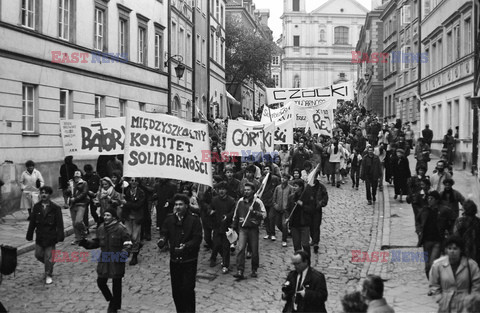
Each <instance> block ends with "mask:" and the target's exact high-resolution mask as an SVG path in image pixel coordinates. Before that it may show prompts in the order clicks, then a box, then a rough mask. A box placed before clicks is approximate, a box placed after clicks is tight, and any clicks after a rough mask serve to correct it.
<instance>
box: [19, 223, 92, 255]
mask: <svg viewBox="0 0 480 313" xmlns="http://www.w3.org/2000/svg"><path fill="white" fill-rule="evenodd" d="M88 224H89V225H91V224H95V221H94V219H93V218H92V219H89V220H88ZM89 229H90V227H89ZM64 232H65V239H66V238H67V237H68V236H70V235H71V234H73V226H68V227H67V228H65V231H64ZM32 250H35V240H34V241H32V242H29V243H27V244H24V245H23V246H20V247H18V248H17V256H20V255H22V254H25V253H27V252H29V251H32Z"/></svg>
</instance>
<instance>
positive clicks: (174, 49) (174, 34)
mask: <svg viewBox="0 0 480 313" xmlns="http://www.w3.org/2000/svg"><path fill="white" fill-rule="evenodd" d="M171 36H172V41H171V42H172V43H176V42H178V40H177V36H178V34H177V23H175V22H172V35H171ZM175 54H178V53H177V45H175V44H173V45H172V55H175Z"/></svg>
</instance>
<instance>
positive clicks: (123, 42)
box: [118, 18, 129, 59]
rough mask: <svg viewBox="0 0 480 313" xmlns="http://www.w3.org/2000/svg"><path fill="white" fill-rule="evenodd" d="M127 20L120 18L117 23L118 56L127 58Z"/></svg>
mask: <svg viewBox="0 0 480 313" xmlns="http://www.w3.org/2000/svg"><path fill="white" fill-rule="evenodd" d="M128 42H129V40H128V20H125V19H123V18H121V19H120V20H119V24H118V50H119V51H118V52H119V53H120V57H121V58H124V59H128Z"/></svg>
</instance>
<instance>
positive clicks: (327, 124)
mask: <svg viewBox="0 0 480 313" xmlns="http://www.w3.org/2000/svg"><path fill="white" fill-rule="evenodd" d="M330 111H331V110H322V109H307V120H308V126H309V127H310V129H311V130H312V133H313V134H319V135H325V136H330V137H332V121H331V119H330V115H331V113H330Z"/></svg>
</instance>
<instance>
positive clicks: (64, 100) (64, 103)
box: [60, 89, 70, 120]
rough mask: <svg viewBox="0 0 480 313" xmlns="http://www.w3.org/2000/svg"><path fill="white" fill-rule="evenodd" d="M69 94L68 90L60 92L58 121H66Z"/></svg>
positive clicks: (68, 110)
mask: <svg viewBox="0 0 480 313" xmlns="http://www.w3.org/2000/svg"><path fill="white" fill-rule="evenodd" d="M69 98H70V97H69V92H68V90H63V89H61V90H60V119H61V120H64V119H68V118H69V112H70V109H69V101H70V99H69Z"/></svg>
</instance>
